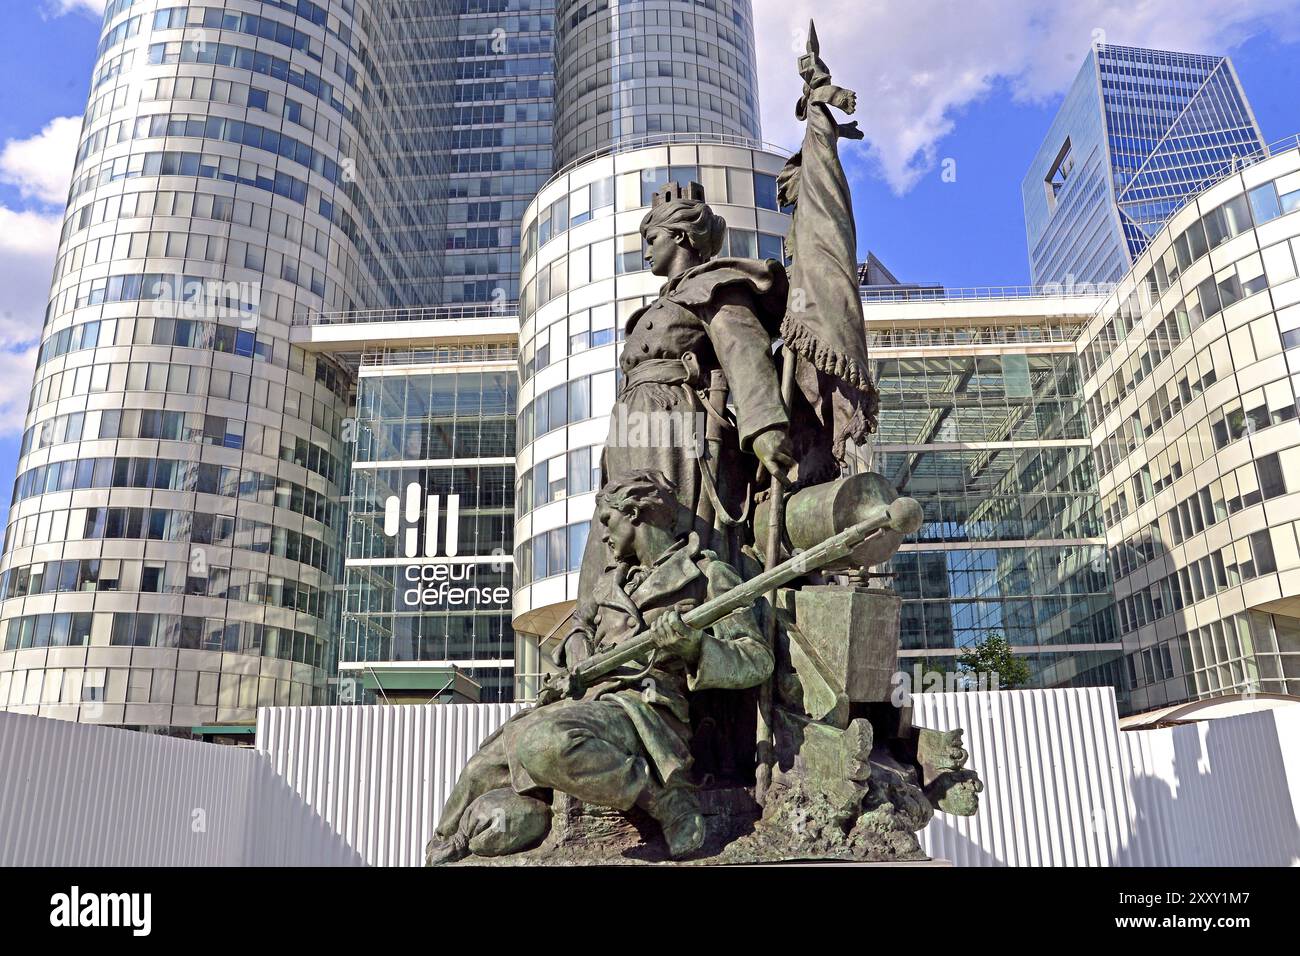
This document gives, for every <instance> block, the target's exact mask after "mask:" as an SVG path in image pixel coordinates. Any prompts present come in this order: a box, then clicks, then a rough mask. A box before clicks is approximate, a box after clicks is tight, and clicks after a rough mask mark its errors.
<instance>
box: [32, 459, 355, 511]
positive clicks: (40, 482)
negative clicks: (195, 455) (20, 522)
mask: <svg viewBox="0 0 1300 956" xmlns="http://www.w3.org/2000/svg"><path fill="white" fill-rule="evenodd" d="M83 488H155V489H159V490H165V491H194V492H198V493H199V494H205V495H222V496H223V497H226V498H237V499H240V500H241V501H255V502H258V503H259V504H264V505H271V506H273V507H276V508H284V509H286V510H288V511H293V512H295V513H296V514H300V515H303V516H304V517H307V518H311V519H312V520H314V521H319V522H320V523H321V524H323V525H325V526H326V527H330V528H339V527H341V526H342V523H341V520H340V519H341V518H342V508H341V506H340V505H339V504H338V503H337V502H336V501H334V500H333V499H331V498H330V497H329V496H328V495H324V494H321V493H320V492H318V491H313V490H312V489H310V488H304V487H303V486H302V485H299V484H296V483H295V482H292V481H288V480H287V479H284V478H279V477H276V476H275V475H268V474H266V473H265V472H260V471H252V470H250V469H247V468H242V469H241V468H236V467H231V466H229V465H216V464H212V463H210V462H202V461H176V460H174V459H169V458H125V457H124V458H78V459H74V460H72V461H56V462H53V463H51V464H48V465H39V466H37V467H35V468H30V469H28V470H27V471H25V472H22V473H21V474H20V475H19V476H18V478H17V479H16V480H15V481H14V501H23V500H25V499H27V498H31V497H33V496H34V495H42V494H52V493H54V492H57V491H76V490H80V489H83Z"/></svg>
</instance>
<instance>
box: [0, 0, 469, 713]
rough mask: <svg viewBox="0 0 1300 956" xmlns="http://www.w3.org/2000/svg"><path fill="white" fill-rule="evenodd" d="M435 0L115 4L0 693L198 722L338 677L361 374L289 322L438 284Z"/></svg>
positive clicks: (9, 606)
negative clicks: (432, 71)
mask: <svg viewBox="0 0 1300 956" xmlns="http://www.w3.org/2000/svg"><path fill="white" fill-rule="evenodd" d="M426 6H428V7H430V8H432V6H433V5H432V4H429V5H425V4H420V3H409V2H404V3H399V2H387V0H375V2H370V0H331V2H317V3H313V2H307V0H299V2H296V3H288V2H265V3H256V2H240V3H238V4H230V5H228V6H227V8H225V9H223V8H222V7H221V5H213V4H201V3H197V2H196V3H183V2H178V0H112V2H110V3H109V4H108V8H107V10H106V14H105V21H104V28H103V34H102V38H101V41H100V44H99V48H98V60H97V62H96V65H95V71H94V74H93V77H92V81H91V91H90V98H89V105H88V107H87V110H86V115H85V121H84V126H83V129H82V134H81V140H80V144H79V148H78V150H77V156H76V167H75V171H74V174H73V181H72V186H71V190H70V193H69V200H68V209H67V214H66V220H65V223H64V229H63V235H62V240H61V244H60V247H59V252H58V260H57V264H56V268H55V275H54V280H53V286H52V289H51V295H50V304H49V307H48V310H47V313H46V317H45V328H44V334H43V339H42V344H41V347H40V354H39V358H38V365H37V371H36V375H35V381H34V384H33V388H32V394H31V402H30V409H29V412H28V418H27V424H28V428H27V431H26V433H25V435H24V438H23V443H22V448H21V457H20V460H19V465H18V476H17V481H16V484H15V489H14V498H13V504H12V506H11V508H10V513H9V520H8V525H7V527H6V532H5V539H4V551H3V559H2V560H0V598H2V600H3V603H2V604H0V708H7V709H9V710H15V711H22V712H26V713H36V714H42V715H48V716H58V717H63V718H66V719H73V720H82V721H98V722H105V723H114V724H124V725H127V726H135V727H154V728H165V727H177V728H179V727H186V728H188V727H193V726H196V725H204V724H208V723H213V722H239V721H251V720H252V719H253V718H254V716H255V708H256V707H257V706H258V705H266V704H297V703H312V702H320V701H322V699H323V692H324V689H325V685H326V674H327V672H328V669H329V668H330V667H331V666H332V660H331V656H332V650H333V643H332V642H333V639H334V635H333V630H334V628H335V620H336V609H335V601H336V597H335V594H334V589H335V586H336V584H337V583H338V582H339V580H340V569H341V548H342V544H343V526H344V521H343V513H342V506H341V504H340V499H341V496H342V494H343V489H344V488H345V484H344V483H345V481H346V476H347V468H348V460H347V459H348V451H347V445H346V441H347V440H348V437H349V436H348V432H349V425H350V417H349V416H350V415H351V414H352V413H351V407H352V401H351V391H352V387H351V384H350V383H351V376H350V375H349V374H347V372H346V371H345V370H344V369H343V368H341V367H340V366H339V365H338V364H336V363H335V362H334V361H332V360H331V359H329V358H326V357H325V356H322V355H316V354H309V353H308V352H305V351H304V350H302V349H300V348H298V347H297V346H295V345H293V344H291V342H290V334H289V332H290V327H291V325H292V324H293V323H294V320H295V317H297V316H302V315H304V314H306V313H310V312H320V311H323V310H330V309H350V308H365V307H373V306H379V305H383V306H388V305H401V304H403V303H405V302H408V301H429V300H433V299H436V297H437V295H438V284H439V281H440V276H439V275H438V274H437V272H438V266H437V259H436V258H435V257H432V256H430V255H429V250H430V249H431V248H437V247H438V246H439V244H440V238H439V237H440V235H441V228H442V226H441V224H440V223H439V221H438V213H437V206H436V205H435V204H431V203H427V202H424V201H422V200H424V199H427V197H428V196H430V195H432V194H433V193H434V191H435V190H437V189H438V188H439V186H438V184H439V183H440V182H441V177H442V172H443V171H442V170H440V169H439V167H438V162H437V160H436V158H435V157H437V156H438V155H440V149H439V148H438V147H439V144H438V143H437V142H436V141H435V138H434V135H433V134H432V133H430V130H431V129H433V128H434V124H432V123H430V122H427V119H428V115H429V114H430V111H432V110H434V109H436V108H437V106H438V102H437V99H438V95H439V93H438V91H439V89H440V86H439V84H437V83H436V82H433V83H430V82H428V80H429V77H428V76H427V75H425V73H427V70H428V64H429V63H433V62H435V58H434V57H433V56H431V55H426V51H427V50H429V49H431V48H432V47H433V46H434V44H436V43H437V41H438V35H439V31H440V29H441V28H442V23H443V21H444V20H445V19H446V18H439V17H436V16H434V15H432V13H431V12H430V11H429V10H426V9H425V7H426ZM433 79H435V80H436V79H437V78H436V77H434V78H433Z"/></svg>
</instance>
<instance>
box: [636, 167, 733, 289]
mask: <svg viewBox="0 0 1300 956" xmlns="http://www.w3.org/2000/svg"><path fill="white" fill-rule="evenodd" d="M726 233H727V221H726V220H725V219H723V218H722V217H721V216H719V215H717V214H715V213H714V211H713V210H712V209H710V208H709V204H708V203H706V202H705V201H704V187H703V186H701V185H700V184H699V183H688V184H687V186H686V188H685V189H683V188H682V187H681V186H679V185H678V184H677V183H668V184H667V185H665V186H663V187H661V188H660V189H659V191H658V192H656V193H655V195H654V200H653V202H652V204H651V207H650V211H649V212H648V213H646V214H645V218H644V219H642V220H641V236H642V238H644V239H645V242H646V248H647V252H646V261H647V262H649V263H650V271H651V272H653V273H654V274H655V275H657V276H664V277H666V278H670V277H672V276H675V275H678V274H680V273H682V272H685V271H686V270H687V269H690V268H691V267H693V266H697V265H700V264H701V263H703V262H707V261H708V260H710V259H712V258H713V257H714V256H716V255H717V254H718V250H719V249H721V248H722V239H723V237H724V236H725V235H726Z"/></svg>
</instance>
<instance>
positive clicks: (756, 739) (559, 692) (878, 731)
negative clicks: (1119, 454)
mask: <svg viewBox="0 0 1300 956" xmlns="http://www.w3.org/2000/svg"><path fill="white" fill-rule="evenodd" d="M799 72H800V76H801V77H802V78H803V81H804V90H803V96H802V97H801V99H800V101H799V105H798V115H799V117H800V119H802V120H804V121H805V122H806V124H807V126H806V130H807V131H806V135H805V138H804V144H803V148H802V149H801V150H800V152H799V153H797V154H796V155H795V156H793V157H792V158H791V160H790V161H789V163H788V164H787V166H786V169H785V170H784V171H783V173H782V174H781V176H780V177H779V188H780V192H781V198H782V201H783V203H784V204H787V205H793V206H794V207H795V213H794V224H793V227H792V230H791V235H790V236H789V238H788V240H787V250H788V252H789V255H790V257H791V259H792V264H791V266H790V267H789V269H788V270H787V268H786V267H784V266H783V265H782V264H781V263H779V262H775V261H773V260H767V261H763V262H759V261H756V260H745V259H727V258H721V259H720V258H715V254H716V252H717V250H718V249H719V248H720V247H721V243H722V239H723V236H724V232H725V229H726V223H725V222H723V221H722V220H721V218H719V217H718V216H716V215H715V214H714V213H713V211H712V210H711V209H710V207H709V206H708V204H707V203H706V202H705V197H704V194H703V189H702V188H701V187H700V186H699V184H697V183H689V184H686V185H684V186H683V185H680V184H676V183H670V184H666V185H665V186H664V187H663V188H662V189H660V190H659V191H658V193H657V194H656V196H655V201H654V206H653V208H652V209H651V212H650V213H649V214H648V215H647V216H646V217H645V220H644V221H643V223H642V233H643V235H644V236H645V239H646V243H647V246H648V248H649V255H648V257H647V258H648V259H649V260H650V262H651V267H652V269H653V271H654V272H655V273H656V274H658V275H661V276H663V277H664V278H665V280H666V283H665V285H664V287H663V290H662V291H661V293H660V296H659V298H658V299H657V300H656V301H655V302H653V303H651V304H650V305H648V306H646V307H645V308H643V309H641V310H640V311H638V312H637V313H636V314H634V315H633V316H632V318H631V319H630V320H629V322H628V326H627V330H626V333H627V334H626V337H625V341H624V347H623V351H622V353H621V355H620V364H621V367H622V370H623V373H624V386H623V389H622V392H621V393H620V395H619V397H618V404H617V406H616V407H615V409H614V414H613V416H612V417H613V419H614V420H615V421H617V420H619V418H620V414H626V413H628V412H636V411H640V412H653V411H659V412H662V411H672V412H681V411H687V412H690V413H692V414H694V413H699V415H700V416H701V417H702V418H704V419H705V420H707V422H708V426H707V430H706V434H705V435H691V436H683V441H682V442H680V443H679V444H677V445H664V444H663V443H649V442H641V443H638V442H637V441H635V440H629V436H628V435H626V434H621V433H619V432H617V431H616V430H615V427H614V426H613V425H612V426H611V435H610V440H609V441H608V442H607V443H606V447H605V451H604V454H603V459H602V464H603V467H604V470H603V473H604V475H605V477H606V484H605V485H604V487H603V488H602V489H601V491H600V493H599V494H598V496H597V503H596V515H595V520H594V521H593V524H592V529H593V530H592V534H591V535H590V536H589V538H588V544H587V550H586V552H585V554H584V557H583V563H582V570H581V574H580V588H579V592H580V595H581V596H580V599H579V601H578V603H577V607H576V609H575V612H574V615H573V622H572V625H571V627H570V629H569V631H568V633H567V635H566V636H565V637H564V639H563V641H562V642H561V647H560V648H559V651H558V652H557V655H556V663H557V665H558V666H559V668H560V670H559V673H558V674H557V675H556V676H555V677H553V678H552V679H551V680H549V681H548V682H547V684H546V686H545V689H544V690H543V692H542V694H541V696H540V697H539V700H538V703H537V706H535V707H532V708H530V709H528V710H525V711H523V712H521V713H520V714H518V715H517V716H515V717H514V718H513V719H511V720H510V721H508V722H507V723H506V724H505V726H503V727H502V728H501V729H500V730H499V731H498V732H497V733H495V734H493V735H492V736H491V737H489V738H488V739H487V740H486V741H484V743H483V744H482V746H481V747H480V748H479V750H478V752H477V753H476V754H475V755H474V756H473V758H471V760H470V761H469V764H468V765H467V766H466V768H465V770H464V771H463V773H462V774H461V776H460V778H459V780H458V781H457V783H456V786H455V789H454V790H453V792H452V795H451V797H450V798H449V799H448V801H447V804H446V806H445V807H444V808H443V812H442V816H441V819H440V821H439V824H438V828H437V835H436V837H435V839H434V840H433V841H432V842H431V843H430V844H429V847H428V854H427V858H428V862H429V863H430V864H442V863H451V862H456V861H465V862H477V863H498V864H502V863H504V864H521V865H526V864H536V865H551V864H557V863H578V864H581V863H596V862H599V863H635V862H667V861H676V862H679V863H695V864H699V863H745V862H762V861H777V860H803V859H840V860H858V861H878V862H887V861H913V860H922V859H924V858H925V855H924V853H923V852H922V851H921V848H920V844H919V843H918V841H917V838H916V833H917V831H919V830H920V829H922V828H923V827H924V826H925V825H926V824H927V823H928V822H929V821H930V819H931V817H932V816H933V814H934V813H935V812H936V811H937V812H944V813H955V814H964V815H969V814H972V813H974V812H975V810H976V808H977V803H978V796H977V795H978V793H979V792H980V790H981V789H982V788H981V784H980V782H979V779H978V776H977V775H976V774H975V773H974V772H973V771H972V770H969V769H967V768H966V766H965V765H966V761H967V759H968V755H967V753H966V751H965V749H964V748H963V746H962V732H961V731H960V730H955V731H946V732H940V731H933V730H928V729H925V728H918V727H914V726H913V725H912V722H911V714H910V709H909V708H908V707H906V706H901V705H899V706H896V702H895V701H894V700H893V691H894V690H895V688H894V686H893V678H894V676H895V672H896V670H897V661H896V658H897V650H898V616H899V606H900V602H899V599H898V597H897V596H896V595H894V594H893V593H892V592H891V591H889V590H888V589H886V588H882V587H877V586H872V585H871V577H870V575H869V573H868V571H867V568H868V567H870V566H873V565H877V564H880V563H882V562H884V561H886V560H888V559H889V558H890V557H891V556H892V555H893V554H894V553H895V552H896V551H897V550H898V547H899V545H900V544H901V542H902V540H903V538H904V537H905V536H906V535H907V534H909V533H911V532H912V531H914V530H916V528H917V526H918V525H919V523H920V509H919V506H917V504H916V502H914V501H912V500H911V499H905V498H903V499H900V498H898V497H897V492H896V491H895V490H894V489H893V488H891V487H890V486H889V485H888V483H887V482H886V481H885V480H884V479H883V478H882V477H881V476H879V475H875V474H870V473H866V474H850V472H851V471H852V466H851V461H850V450H851V447H852V446H853V445H856V444H860V443H861V442H862V441H863V440H864V439H865V437H866V435H867V434H868V433H869V432H870V431H871V430H873V429H874V427H875V416H876V408H877V396H876V391H875V386H874V385H873V383H872V382H871V379H870V376H869V375H868V364H867V348H866V337H865V329H864V324H863V319H862V311H861V302H860V300H859V297H858V288H857V269H856V244H857V239H856V233H855V227H854V220H853V211H852V200H851V196H850V195H849V189H848V184H847V179H846V177H845V176H844V171H843V168H842V167H841V165H840V160H839V154H838V141H839V139H841V138H860V136H861V134H860V133H858V131H857V129H856V124H847V125H845V124H841V123H839V122H838V121H837V120H836V119H835V113H834V111H837V110H838V111H841V112H845V113H852V112H853V111H854V109H855V108H856V97H855V96H854V94H853V93H852V92H851V91H848V90H845V89H843V88H841V87H838V86H835V85H834V84H833V83H832V81H831V73H830V70H829V68H828V67H827V66H826V64H825V63H824V62H823V61H822V59H821V57H820V51H819V49H818V43H817V36H816V31H815V30H810V40H809V45H808V52H807V53H806V54H805V55H804V56H803V57H801V58H800V61H799ZM777 341H780V342H781V343H782V347H781V348H780V349H774V348H773V345H774V343H775V342H777ZM652 445H653V446H652ZM755 474H759V475H765V476H767V480H766V482H765V483H762V482H761V483H760V487H759V488H758V489H757V490H755V488H754V487H753V485H754V476H755ZM764 484H765V485H766V486H765V487H764V486H763V485H764Z"/></svg>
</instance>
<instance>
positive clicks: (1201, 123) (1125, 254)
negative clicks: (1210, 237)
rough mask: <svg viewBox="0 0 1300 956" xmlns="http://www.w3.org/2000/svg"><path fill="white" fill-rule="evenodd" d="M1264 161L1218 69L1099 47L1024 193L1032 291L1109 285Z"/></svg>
mask: <svg viewBox="0 0 1300 956" xmlns="http://www.w3.org/2000/svg"><path fill="white" fill-rule="evenodd" d="M1265 152H1266V149H1265V146H1264V142H1263V139H1262V137H1261V136H1260V132H1259V128H1258V126H1257V125H1256V123H1255V118H1254V115H1253V114H1252V113H1251V111H1250V105H1249V104H1248V103H1247V101H1246V95H1245V92H1244V91H1243V90H1242V88H1241V84H1240V82H1239V80H1238V79H1237V75H1236V72H1235V71H1234V70H1233V68H1232V63H1231V61H1229V60H1228V59H1227V58H1226V57H1217V56H1200V55H1193V54H1184V53H1167V52H1162V51H1158V50H1142V49H1134V48H1131V47H1119V46H1107V45H1098V46H1095V47H1094V48H1093V49H1092V50H1091V51H1089V53H1088V56H1087V58H1086V59H1085V60H1084V64H1083V67H1082V69H1080V71H1079V74H1078V76H1077V77H1076V79H1075V81H1074V84H1073V85H1072V86H1071V88H1070V91H1069V92H1068V93H1067V94H1066V97H1065V101H1064V102H1063V103H1062V105H1061V109H1060V111H1059V112H1058V113H1057V116H1056V119H1055V120H1054V121H1053V123H1052V126H1051V128H1050V129H1049V130H1048V133H1047V137H1046V138H1045V139H1044V140H1043V144H1042V146H1041V147H1040V148H1039V150H1038V153H1037V155H1036V156H1035V157H1034V161H1033V162H1032V163H1031V164H1030V167H1029V171H1028V173H1026V175H1025V178H1024V181H1023V183H1022V184H1021V195H1022V199H1023V202H1024V208H1025V228H1026V234H1027V238H1028V242H1029V261H1030V272H1031V276H1032V281H1033V283H1034V284H1035V285H1043V284H1045V283H1070V282H1074V283H1097V282H1114V281H1117V280H1118V279H1119V278H1120V277H1121V276H1123V275H1124V273H1125V272H1127V271H1128V269H1129V267H1130V266H1131V265H1132V263H1133V261H1134V260H1135V258H1136V257H1137V256H1138V255H1140V254H1141V252H1142V250H1143V249H1145V248H1146V245H1147V243H1148V242H1150V240H1151V237H1152V236H1154V235H1155V234H1156V233H1157V232H1159V230H1160V228H1161V226H1163V224H1164V223H1165V221H1166V220H1167V219H1168V218H1169V216H1170V215H1171V214H1172V213H1173V212H1174V211H1175V210H1176V209H1178V208H1179V207H1180V206H1181V205H1182V204H1183V203H1185V202H1186V201H1187V200H1188V199H1189V198H1190V197H1192V196H1194V195H1196V194H1197V193H1198V192H1200V191H1201V190H1203V189H1204V188H1206V187H1207V186H1208V185H1209V184H1210V183H1212V182H1214V181H1215V180H1216V179H1218V178H1219V177H1220V176H1222V175H1223V174H1224V173H1225V172H1227V171H1230V170H1232V169H1234V168H1236V167H1237V166H1238V165H1240V164H1242V163H1244V162H1246V161H1248V160H1249V159H1250V158H1251V157H1258V156H1260V155H1263V154H1264V153H1265Z"/></svg>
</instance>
